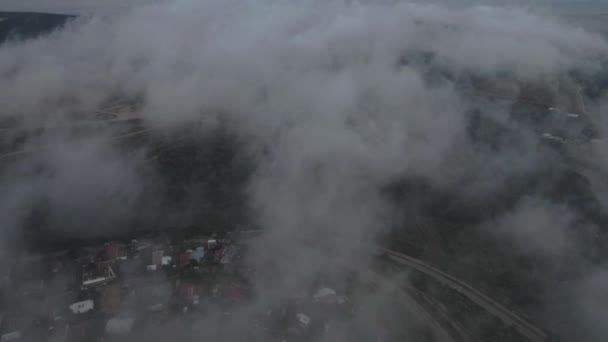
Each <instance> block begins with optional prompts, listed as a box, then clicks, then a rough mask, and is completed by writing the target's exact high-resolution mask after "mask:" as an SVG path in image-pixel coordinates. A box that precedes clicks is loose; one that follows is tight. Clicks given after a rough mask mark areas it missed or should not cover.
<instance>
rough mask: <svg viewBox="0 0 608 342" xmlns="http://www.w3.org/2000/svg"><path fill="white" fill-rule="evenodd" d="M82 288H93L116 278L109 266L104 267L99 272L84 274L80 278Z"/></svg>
mask: <svg viewBox="0 0 608 342" xmlns="http://www.w3.org/2000/svg"><path fill="white" fill-rule="evenodd" d="M82 278H83V280H82V286H83V287H93V286H98V285H102V284H106V283H108V282H110V281H112V280H114V279H115V278H116V274H114V270H113V269H112V267H111V266H109V265H108V266H105V268H104V269H103V270H102V271H101V272H85V273H84V274H83V276H82Z"/></svg>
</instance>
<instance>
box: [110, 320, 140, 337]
mask: <svg viewBox="0 0 608 342" xmlns="http://www.w3.org/2000/svg"><path fill="white" fill-rule="evenodd" d="M134 323H135V320H134V319H133V318H132V317H130V316H119V317H112V318H110V319H109V320H108V322H107V323H106V327H105V331H106V334H108V335H124V334H127V333H129V332H130V331H131V329H132V328H133V324H134Z"/></svg>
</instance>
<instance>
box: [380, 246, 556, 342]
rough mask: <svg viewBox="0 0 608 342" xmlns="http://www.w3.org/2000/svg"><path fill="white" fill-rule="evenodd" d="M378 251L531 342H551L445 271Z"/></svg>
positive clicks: (398, 254) (395, 254)
mask: <svg viewBox="0 0 608 342" xmlns="http://www.w3.org/2000/svg"><path fill="white" fill-rule="evenodd" d="M378 250H379V251H381V252H382V253H385V255H386V256H387V257H388V258H389V259H390V260H392V261H394V262H396V263H398V264H400V265H403V266H405V267H409V268H413V269H416V270H418V271H420V272H422V273H424V274H426V275H428V276H430V277H432V278H434V279H435V280H437V281H439V282H441V283H442V284H444V285H447V286H449V287H451V288H452V289H454V290H456V291H458V292H459V293H461V294H462V295H464V296H466V297H467V298H469V299H470V300H471V301H472V302H474V303H476V304H477V305H479V306H480V307H482V308H483V309H484V310H486V311H487V312H488V313H490V314H492V315H494V316H496V317H498V318H500V319H501V320H502V321H503V322H504V323H505V324H507V325H510V326H512V327H513V328H515V329H516V330H517V331H518V332H519V333H520V334H522V335H524V336H525V337H527V338H528V339H529V340H530V341H534V342H537V341H538V342H542V341H549V338H550V336H549V335H547V333H545V332H544V331H543V330H541V329H539V328H538V327H536V326H534V325H533V324H531V323H530V322H528V321H527V320H525V319H524V318H522V317H520V316H519V315H517V314H516V313H514V312H512V311H510V310H509V309H507V308H505V307H504V306H502V305H500V304H499V303H497V302H496V301H494V300H493V299H491V298H489V297H487V296H486V295H484V294H483V293H481V292H479V291H478V290H476V289H474V288H473V287H471V286H469V285H468V284H466V283H464V282H462V281H460V280H458V279H456V278H454V277H452V276H451V275H449V274H447V273H445V272H443V271H440V270H438V269H436V268H434V267H432V266H430V265H427V264H425V263H424V262H422V261H420V260H418V259H415V258H412V257H410V256H407V255H405V254H402V253H398V252H395V251H391V250H389V249H385V248H379V249H378Z"/></svg>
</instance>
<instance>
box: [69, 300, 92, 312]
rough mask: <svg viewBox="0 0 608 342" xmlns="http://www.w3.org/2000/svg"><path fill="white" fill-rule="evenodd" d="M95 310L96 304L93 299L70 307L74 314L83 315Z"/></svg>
mask: <svg viewBox="0 0 608 342" xmlns="http://www.w3.org/2000/svg"><path fill="white" fill-rule="evenodd" d="M94 308H95V303H94V302H93V301H92V300H91V299H87V300H83V301H82V302H76V303H74V304H72V305H70V310H71V311H72V312H73V313H74V314H83V313H86V312H89V311H91V310H93V309H94Z"/></svg>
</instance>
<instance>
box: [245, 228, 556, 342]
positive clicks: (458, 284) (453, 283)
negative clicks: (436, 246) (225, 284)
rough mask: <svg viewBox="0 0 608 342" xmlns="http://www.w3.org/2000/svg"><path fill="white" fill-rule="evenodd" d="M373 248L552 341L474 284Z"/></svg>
mask: <svg viewBox="0 0 608 342" xmlns="http://www.w3.org/2000/svg"><path fill="white" fill-rule="evenodd" d="M261 233H262V231H259V230H246V231H241V232H240V234H239V237H240V238H243V237H245V238H250V237H254V236H256V235H259V234H261ZM370 248H371V249H372V250H374V251H375V252H376V254H377V255H383V254H384V255H385V256H387V257H388V258H389V260H391V261H393V262H395V263H396V264H398V265H401V266H403V268H404V271H405V269H415V270H417V271H420V272H422V273H424V274H426V275H427V276H430V277H432V278H433V279H435V280H436V281H439V282H441V283H442V284H444V285H446V286H449V287H450V288H452V289H454V290H455V291H458V292H459V293H460V294H462V295H464V296H465V297H467V298H468V299H469V300H471V301H472V302H474V303H475V304H477V305H479V306H480V307H481V308H483V309H484V310H485V311H486V312H488V313H490V314H492V315H494V316H495V317H497V318H499V319H501V320H502V321H503V323H505V324H506V325H509V326H512V327H513V328H514V329H516V330H517V331H518V332H519V333H520V334H522V335H523V336H525V337H526V338H527V339H528V340H530V341H533V342H544V341H551V336H549V335H548V334H547V333H546V332H545V331H543V330H542V329H540V328H538V327H536V326H534V325H533V324H532V323H530V322H529V321H527V320H526V319H524V318H523V317H521V316H519V315H518V314H516V313H515V312H513V311H511V310H509V309H507V308H505V307H504V306H502V305H501V304H499V303H498V302H496V301H494V300H493V299H491V298H489V297H488V296H486V295H485V294H483V293H481V292H480V291H478V290H476V289H474V288H473V287H472V286H470V285H468V284H466V283H465V282H463V281H461V280H459V279H457V278H455V277H453V276H451V275H449V274H447V273H445V272H443V271H441V270H439V269H437V268H435V267H433V266H431V265H428V264H426V263H424V262H423V261H421V260H419V259H416V258H412V257H410V256H408V255H405V254H403V253H399V252H396V251H393V250H390V249H386V248H382V247H375V246H374V247H370Z"/></svg>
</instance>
